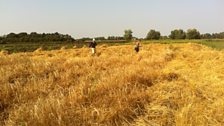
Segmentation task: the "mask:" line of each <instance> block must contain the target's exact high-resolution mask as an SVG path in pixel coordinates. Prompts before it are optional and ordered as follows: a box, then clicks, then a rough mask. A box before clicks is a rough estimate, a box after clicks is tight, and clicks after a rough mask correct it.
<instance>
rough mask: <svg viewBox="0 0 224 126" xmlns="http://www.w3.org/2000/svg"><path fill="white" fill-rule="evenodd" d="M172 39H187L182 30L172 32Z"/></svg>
mask: <svg viewBox="0 0 224 126" xmlns="http://www.w3.org/2000/svg"><path fill="white" fill-rule="evenodd" d="M169 37H170V38H171V39H185V38H186V33H185V32H184V31H183V30H182V29H175V30H173V31H171V34H170V36H169Z"/></svg>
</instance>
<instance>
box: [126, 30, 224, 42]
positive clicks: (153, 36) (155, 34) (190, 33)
mask: <svg viewBox="0 0 224 126" xmlns="http://www.w3.org/2000/svg"><path fill="white" fill-rule="evenodd" d="M132 33H133V32H132V30H130V29H129V30H125V31H124V39H125V40H131V39H132V38H133V36H132ZM144 39H145V40H159V39H224V32H220V33H213V34H210V33H205V34H200V32H199V31H198V30H197V29H188V30H187V31H186V32H185V31H184V30H182V29H175V30H173V31H171V33H170V35H169V36H161V33H160V32H159V31H156V30H153V29H152V30H150V31H149V32H148V34H147V35H146V37H145V38H144Z"/></svg>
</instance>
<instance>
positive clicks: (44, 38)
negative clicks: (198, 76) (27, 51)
mask: <svg viewBox="0 0 224 126" xmlns="http://www.w3.org/2000/svg"><path fill="white" fill-rule="evenodd" d="M133 38H136V37H133V31H132V30H130V29H129V30H125V31H124V35H123V36H109V37H107V38H105V37H95V39H96V40H100V41H105V40H111V41H119V40H122V41H124V40H126V41H130V40H132V39H133ZM92 39H93V38H89V37H87V38H81V39H77V40H75V39H74V38H73V37H71V36H70V35H67V34H66V35H63V34H60V33H58V32H56V33H42V34H40V33H36V32H32V33H30V34H28V33H26V32H22V33H18V34H16V33H10V34H8V35H5V36H0V44H5V43H17V42H33V43H35V42H74V41H77V42H86V41H91V40H92ZM136 39H137V38H136ZM143 39H144V40H159V39H224V32H220V33H212V34H210V33H205V34H200V32H199V31H198V30H197V29H188V30H187V31H184V30H182V29H175V30H173V31H171V33H170V35H169V36H162V35H161V33H160V32H159V31H156V30H153V29H152V30H150V31H149V32H148V33H147V35H146V37H145V38H143Z"/></svg>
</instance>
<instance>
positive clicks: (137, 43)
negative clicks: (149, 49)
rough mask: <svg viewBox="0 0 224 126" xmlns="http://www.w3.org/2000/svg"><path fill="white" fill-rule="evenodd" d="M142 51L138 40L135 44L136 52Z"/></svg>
mask: <svg viewBox="0 0 224 126" xmlns="http://www.w3.org/2000/svg"><path fill="white" fill-rule="evenodd" d="M139 50H140V40H137V41H136V42H135V52H136V53H138V52H139Z"/></svg>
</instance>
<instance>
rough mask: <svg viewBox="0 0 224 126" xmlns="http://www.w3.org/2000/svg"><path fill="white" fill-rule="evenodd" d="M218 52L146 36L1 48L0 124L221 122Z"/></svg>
mask: <svg viewBox="0 0 224 126" xmlns="http://www.w3.org/2000/svg"><path fill="white" fill-rule="evenodd" d="M223 62H224V52H223V51H218V50H214V49H212V48H209V47H207V46H203V45H199V44H192V43H189V44H166V45H165V44H147V45H142V47H141V51H140V52H139V53H138V54H136V53H135V52H134V51H133V46H132V45H120V46H107V45H100V46H99V47H98V48H97V54H96V55H95V56H92V55H91V54H90V49H89V48H86V47H83V48H79V49H61V50H54V51H42V50H40V49H39V50H36V51H35V52H27V53H16V54H10V55H9V54H7V53H5V52H1V53H0V125H3V126H4V125H5V126H45V125H46V126H121V125H124V126H175V125H176V126H222V125H224V64H223Z"/></svg>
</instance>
